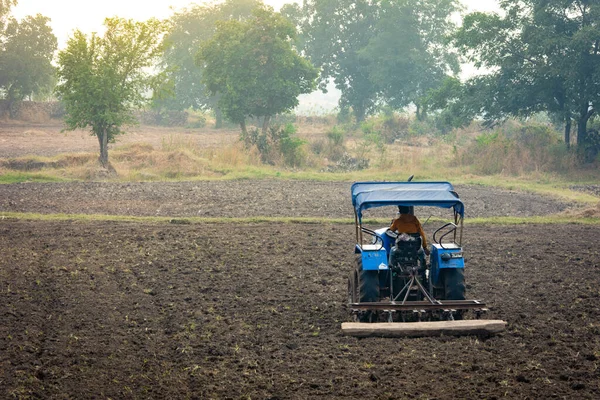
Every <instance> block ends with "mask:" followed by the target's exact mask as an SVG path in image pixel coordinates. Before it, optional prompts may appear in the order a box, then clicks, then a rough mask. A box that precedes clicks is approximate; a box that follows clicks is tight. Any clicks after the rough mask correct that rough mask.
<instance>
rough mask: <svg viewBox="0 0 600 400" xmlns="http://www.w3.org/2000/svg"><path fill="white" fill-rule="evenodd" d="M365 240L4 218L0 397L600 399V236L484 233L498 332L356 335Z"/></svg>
mask: <svg viewBox="0 0 600 400" xmlns="http://www.w3.org/2000/svg"><path fill="white" fill-rule="evenodd" d="M23 186H27V185H23ZM317 186H319V185H317ZM142 187H144V186H142ZM344 192H345V190H344ZM79 193H81V192H79ZM38 198H40V197H38ZM64 198H65V199H66V198H67V197H64ZM304 209H308V208H303V210H304ZM336 215H337V214H336ZM353 233H354V231H353V226H352V225H330V224H320V225H317V224H310V225H308V224H283V225H282V224H241V225H236V226H233V225H232V224H197V225H177V226H175V225H170V224H134V223H117V222H88V223H78V222H68V221H67V222H39V221H38V222H32V221H17V220H11V219H4V220H0V248H1V249H2V256H1V257H0V316H1V318H2V323H1V324H0V393H3V394H4V398H42V399H91V398H98V399H106V398H112V399H179V398H195V399H212V398H214V399H240V398H244V399H247V398H252V399H309V398H351V399H359V398H360V399H398V398H420V399H421V398H430V399H457V398H461V399H479V398H488V399H493V398H513V399H527V398H529V399H548V398H564V399H573V398H577V399H597V398H600V387H599V382H600V370H599V369H598V364H599V362H600V361H599V357H600V339H599V338H600V323H599V321H600V306H599V301H600V290H599V288H600V264H599V258H598V251H597V249H596V246H595V243H596V241H594V242H593V243H590V240H591V238H597V237H598V235H599V234H600V227H598V226H583V225H563V226H552V225H527V226H524V225H520V226H506V227H505V226H492V227H489V226H488V227H486V226H469V227H468V229H467V231H466V236H465V243H466V246H465V250H466V254H467V260H466V261H467V269H466V279H467V290H468V296H469V297H470V298H481V299H485V300H487V302H488V304H489V305H490V306H491V307H492V311H491V312H490V315H489V317H490V318H502V319H505V320H506V321H508V329H507V331H506V332H505V333H503V334H500V335H497V336H494V337H490V338H478V337H459V338H449V337H438V338H420V339H377V338H374V339H356V338H351V337H344V336H342V335H341V333H340V323H341V322H343V321H346V320H348V319H349V316H348V314H347V312H346V310H345V308H344V301H345V297H346V294H345V291H346V281H345V277H346V276H347V273H348V272H349V270H350V268H351V262H352V259H353V254H352V247H353Z"/></svg>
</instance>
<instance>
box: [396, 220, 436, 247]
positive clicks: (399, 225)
mask: <svg viewBox="0 0 600 400" xmlns="http://www.w3.org/2000/svg"><path fill="white" fill-rule="evenodd" d="M390 229H391V230H393V231H397V232H398V233H418V234H420V235H421V239H422V241H423V243H422V245H423V248H424V249H426V248H427V239H425V232H423V227H422V226H421V223H420V222H419V220H418V219H417V217H415V216H414V215H411V214H400V216H399V217H398V218H396V219H395V220H394V221H393V222H392V226H390Z"/></svg>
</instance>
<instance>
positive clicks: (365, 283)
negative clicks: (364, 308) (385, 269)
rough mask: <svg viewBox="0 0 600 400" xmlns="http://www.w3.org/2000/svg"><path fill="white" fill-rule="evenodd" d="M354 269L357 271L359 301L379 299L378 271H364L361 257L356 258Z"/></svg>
mask: <svg viewBox="0 0 600 400" xmlns="http://www.w3.org/2000/svg"><path fill="white" fill-rule="evenodd" d="M356 271H357V272H358V274H357V276H358V298H359V301H360V302H361V303H365V302H367V303H372V302H375V301H379V271H365V270H363V269H362V257H361V256H360V255H359V256H358V257H357V258H356Z"/></svg>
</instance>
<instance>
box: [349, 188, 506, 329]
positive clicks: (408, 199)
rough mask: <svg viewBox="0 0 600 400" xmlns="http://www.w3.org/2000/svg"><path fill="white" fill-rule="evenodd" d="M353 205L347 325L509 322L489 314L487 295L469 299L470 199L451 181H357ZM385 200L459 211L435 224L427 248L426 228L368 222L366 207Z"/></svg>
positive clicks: (490, 325) (485, 325)
mask: <svg viewBox="0 0 600 400" xmlns="http://www.w3.org/2000/svg"><path fill="white" fill-rule="evenodd" d="M352 205H353V207H354V218H355V231H356V245H355V247H354V253H355V254H356V262H355V265H354V268H353V269H352V271H351V272H350V275H349V277H348V308H349V310H350V311H351V314H352V316H353V319H354V321H353V322H350V323H348V322H347V323H343V324H342V331H343V333H345V334H347V335H351V336H362V337H364V336H392V337H397V336H431V335H442V334H450V335H462V334H493V333H497V332H500V331H502V330H504V327H505V325H506V323H505V322H504V321H498V320H485V319H482V318H481V317H482V316H483V315H484V314H485V312H486V311H488V309H487V308H486V304H485V303H484V302H483V301H482V300H466V293H465V278H464V268H465V261H464V257H463V248H462V236H463V220H464V204H463V202H462V201H461V200H460V198H459V196H458V194H457V193H456V191H455V190H454V188H453V186H452V185H451V184H450V183H449V182H412V181H407V182H357V183H354V184H353V185H352ZM384 206H397V207H399V209H400V208H402V209H404V210H406V209H408V210H410V211H409V212H410V213H413V212H414V207H415V206H418V207H422V206H425V207H439V208H442V209H448V210H450V211H451V220H450V221H449V222H443V223H442V224H441V226H439V227H438V228H437V229H435V231H434V233H433V236H432V239H433V243H432V244H431V246H429V249H427V250H429V251H426V249H423V247H422V244H423V243H422V242H423V238H422V237H421V235H420V234H419V233H414V232H394V231H392V230H390V229H389V227H383V228H380V229H376V230H371V229H368V228H366V227H364V226H363V223H362V219H363V211H364V210H367V209H371V208H376V207H384ZM426 253H429V259H427V258H428V257H427V255H426ZM469 311H471V312H472V313H471V314H469V315H467V314H468V313H469ZM471 315H473V316H474V318H473V319H469V318H468V316H471Z"/></svg>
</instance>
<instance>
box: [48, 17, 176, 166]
mask: <svg viewBox="0 0 600 400" xmlns="http://www.w3.org/2000/svg"><path fill="white" fill-rule="evenodd" d="M104 24H105V26H106V32H105V33H104V36H102V37H100V36H98V35H96V34H92V35H91V36H89V37H88V36H86V35H85V34H83V33H82V32H81V31H75V33H74V35H73V37H71V38H70V39H69V41H68V43H67V47H66V49H64V50H63V51H61V52H60V53H59V57H58V65H59V69H58V76H59V78H60V80H61V83H60V84H59V85H58V87H57V94H58V95H59V96H60V98H61V100H62V101H63V102H64V104H65V108H66V118H65V123H66V125H67V129H70V130H73V129H78V128H81V129H86V128H90V129H91V131H92V134H93V135H95V136H96V137H97V138H98V142H99V144H100V162H101V164H102V165H103V166H104V167H108V166H109V164H108V143H109V142H111V141H113V140H114V138H115V136H116V135H118V134H120V133H122V130H121V127H122V126H123V125H126V124H131V123H134V122H136V120H135V117H134V115H133V111H134V110H135V109H137V108H139V107H141V106H142V105H143V104H145V103H146V101H148V98H147V96H146V94H147V93H148V92H151V91H152V89H153V88H155V87H156V86H157V85H158V82H159V81H160V80H162V77H161V78H160V79H158V77H157V76H153V75H152V74H151V73H150V72H149V68H150V67H152V66H154V65H155V63H156V61H157V59H158V57H160V55H161V53H162V50H163V47H162V34H163V33H164V24H163V23H161V22H159V21H158V20H155V19H151V20H148V21H147V22H135V21H132V20H125V19H120V18H108V19H106V21H105V23H104Z"/></svg>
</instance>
